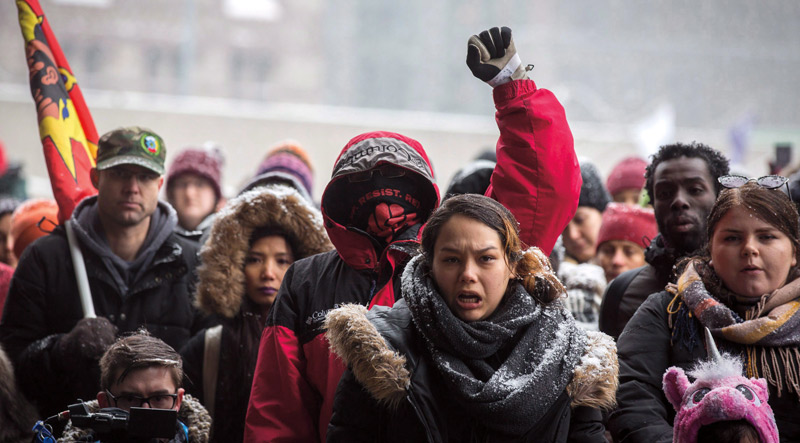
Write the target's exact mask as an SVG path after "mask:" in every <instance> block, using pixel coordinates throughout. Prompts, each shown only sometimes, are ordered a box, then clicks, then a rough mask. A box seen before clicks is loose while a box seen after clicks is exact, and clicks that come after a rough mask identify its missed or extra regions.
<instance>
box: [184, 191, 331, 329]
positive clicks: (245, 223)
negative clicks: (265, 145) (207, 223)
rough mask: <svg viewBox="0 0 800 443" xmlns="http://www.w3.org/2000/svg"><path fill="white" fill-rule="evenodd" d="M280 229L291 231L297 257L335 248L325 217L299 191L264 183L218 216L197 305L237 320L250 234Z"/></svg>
mask: <svg viewBox="0 0 800 443" xmlns="http://www.w3.org/2000/svg"><path fill="white" fill-rule="evenodd" d="M263 227H275V228H279V229H281V230H283V231H284V232H286V233H288V235H289V236H291V237H292V238H291V239H290V243H291V244H292V245H293V246H294V248H295V249H297V250H296V251H292V253H293V254H294V258H295V260H299V259H301V258H305V257H308V256H311V255H314V254H318V253H320V252H326V251H330V250H331V249H333V246H332V245H331V243H330V241H329V240H328V235H327V234H326V232H325V229H324V228H323V226H322V215H321V214H320V212H319V211H318V210H317V209H316V208H314V207H313V206H312V205H311V204H310V203H309V202H308V200H306V199H305V198H304V197H303V196H301V195H300V194H299V193H298V192H297V190H295V189H293V188H290V187H288V186H285V185H272V186H266V187H258V188H255V189H252V190H249V191H247V192H244V193H242V194H241V195H239V196H238V197H236V198H234V199H232V200H231V201H229V202H228V204H227V205H226V206H225V208H223V209H222V210H221V211H220V212H219V213H218V214H217V217H216V220H215V221H214V225H213V226H212V227H211V233H210V236H209V238H208V241H206V243H205V245H204V246H203V248H202V249H201V251H200V256H201V261H202V265H201V266H200V267H199V268H198V271H197V272H198V280H199V281H198V284H197V302H196V303H197V306H198V307H199V308H200V309H202V310H203V311H205V312H207V313H212V314H219V315H222V316H223V317H227V318H233V317H234V316H236V314H237V313H238V312H239V309H240V308H241V306H242V297H244V293H245V277H244V260H245V257H246V256H247V251H248V249H249V243H250V235H252V233H253V231H254V230H256V229H257V228H263Z"/></svg>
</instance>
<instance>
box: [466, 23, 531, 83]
mask: <svg viewBox="0 0 800 443" xmlns="http://www.w3.org/2000/svg"><path fill="white" fill-rule="evenodd" d="M467 66H468V67H469V69H470V70H471V71H472V75H474V76H475V77H478V78H479V79H481V80H483V81H485V82H486V83H489V85H491V86H492V87H495V86H498V85H502V84H503V83H508V82H509V81H511V80H519V79H522V78H527V74H526V72H525V68H524V67H523V66H522V61H521V60H520V58H519V55H517V49H516V48H515V47H514V40H513V39H512V38H511V29H510V28H507V27H505V26H503V27H502V28H492V29H489V30H488V31H483V32H481V33H480V34H479V35H473V36H472V37H470V38H469V41H468V42H467Z"/></svg>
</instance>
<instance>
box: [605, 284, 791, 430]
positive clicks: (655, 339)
mask: <svg viewBox="0 0 800 443" xmlns="http://www.w3.org/2000/svg"><path fill="white" fill-rule="evenodd" d="M672 298H673V295H672V294H670V293H668V292H666V291H662V292H659V293H657V294H653V295H651V296H650V297H649V298H648V299H647V301H645V302H644V303H643V304H642V306H641V307H640V308H639V310H638V311H637V312H636V314H635V315H634V316H633V318H631V321H630V322H628V325H627V326H626V327H625V330H624V331H623V333H622V335H620V337H619V340H618V341H617V353H618V355H619V390H618V391H617V404H618V407H617V410H616V411H614V412H613V413H612V414H611V417H610V419H609V429H610V430H611V433H612V435H613V436H614V438H615V439H616V441H618V442H625V443H627V442H640V443H660V442H664V443H666V442H671V441H672V422H673V421H674V419H675V410H674V408H673V407H672V405H671V404H670V403H669V401H667V398H666V397H665V396H664V391H663V390H662V380H663V376H664V372H666V371H667V368H669V367H670V366H678V367H680V368H683V369H684V370H685V371H688V370H689V369H691V368H692V366H694V364H695V362H698V361H700V360H703V359H705V358H706V356H707V353H706V348H705V345H704V344H703V343H702V340H701V339H700V337H699V336H698V337H697V338H696V341H695V342H694V343H685V342H684V341H681V340H676V343H675V344H674V345H673V344H672V343H671V335H672V331H671V329H670V326H669V319H668V316H669V314H668V313H667V307H668V305H669V303H670V301H672ZM692 321H696V320H695V319H692ZM698 324H699V323H698ZM698 328H699V326H698ZM717 346H718V347H719V350H720V351H723V352H730V353H738V352H740V349H737V348H736V347H734V346H733V345H732V344H730V343H725V342H722V341H721V340H719V339H718V340H717ZM769 387H770V393H769V395H770V397H769V404H770V406H771V407H772V410H773V412H774V413H775V421H776V422H777V424H778V430H779V432H780V437H781V441H782V442H783V441H786V442H797V441H800V422H798V420H797V417H798V416H800V401H798V396H797V394H794V393H786V392H784V393H783V395H782V396H780V397H779V396H778V393H777V391H776V390H775V388H774V386H772V385H771V384H770V386H769Z"/></svg>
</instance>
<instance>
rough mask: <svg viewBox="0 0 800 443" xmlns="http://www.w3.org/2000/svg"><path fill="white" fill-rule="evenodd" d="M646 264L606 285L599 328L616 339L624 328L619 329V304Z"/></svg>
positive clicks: (624, 273)
mask: <svg viewBox="0 0 800 443" xmlns="http://www.w3.org/2000/svg"><path fill="white" fill-rule="evenodd" d="M645 266H647V265H645ZM645 266H641V267H639V268H637V269H631V270H630V271H627V272H623V273H622V274H620V275H619V276H617V278H615V279H613V280H611V283H609V284H608V286H607V287H606V292H605V294H603V302H602V303H601V304H600V321H599V329H600V332H603V333H605V334H608V335H610V336H612V337H614V340H616V339H617V338H619V334H621V333H622V329H619V330H617V328H618V326H619V304H620V302H621V301H622V296H623V295H625V292H626V291H627V290H628V286H630V284H631V282H632V281H633V279H634V278H636V276H637V275H639V273H640V272H642V270H644V268H645Z"/></svg>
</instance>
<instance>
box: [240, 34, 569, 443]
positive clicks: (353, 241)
mask: <svg viewBox="0 0 800 443" xmlns="http://www.w3.org/2000/svg"><path fill="white" fill-rule="evenodd" d="M469 48H470V49H469V52H468V54H469V55H468V57H467V64H468V65H469V66H470V69H471V70H472V72H473V74H474V75H475V76H476V77H478V78H481V79H482V80H484V81H486V82H489V83H490V84H491V85H492V86H493V87H494V98H495V104H496V107H497V122H498V126H499V127H500V140H499V141H498V145H497V146H498V147H497V149H498V155H497V158H498V164H497V166H496V167H495V171H494V173H493V175H492V185H491V186H490V187H489V189H488V190H487V191H486V195H488V196H490V197H492V198H495V199H496V200H498V201H499V202H501V203H503V204H504V205H506V206H507V207H508V208H509V209H510V210H511V211H512V212H513V213H514V215H515V217H516V218H517V220H518V221H519V223H520V228H521V229H520V230H521V231H522V234H523V235H522V236H521V237H522V239H523V241H524V242H526V243H527V244H528V245H536V246H539V247H540V248H541V249H542V250H543V251H545V253H546V254H549V253H550V251H551V250H552V248H553V245H554V244H555V241H556V239H557V238H558V235H559V234H560V233H561V231H562V230H563V229H564V226H565V225H566V224H567V222H568V221H569V220H570V218H572V215H573V214H574V212H575V208H576V207H577V203H578V194H579V191H580V183H581V182H580V170H579V167H578V162H577V158H576V156H575V150H574V147H573V140H572V133H571V132H570V130H569V126H568V125H567V121H566V116H565V114H564V109H563V108H562V107H561V105H560V104H559V103H558V101H557V100H556V98H555V96H553V94H552V93H550V92H549V91H547V90H544V89H537V88H536V85H535V84H534V83H533V81H531V80H528V79H527V75H526V74H525V71H524V69H517V68H518V67H520V66H521V64H520V63H521V62H519V57H518V56H517V55H516V50H515V49H514V45H513V42H512V41H511V30H510V29H508V28H503V29H502V30H501V29H500V28H493V29H492V30H491V32H490V31H485V32H484V33H482V34H481V36H480V37H478V36H473V39H470V42H469ZM515 62H516V65H515V66H514V63H515ZM507 66H508V67H510V66H513V69H511V68H508V69H505V68H506V67H507ZM531 128H536V129H535V131H536V136H535V137H534V133H533V132H532V130H531ZM438 204H439V190H438V187H437V186H436V183H435V181H434V176H433V170H432V168H431V165H430V161H429V160H428V156H427V154H426V153H425V150H424V149H423V148H422V146H421V145H420V143H419V142H417V141H416V140H413V139H411V138H408V137H406V136H403V135H400V134H396V133H391V132H369V133H366V134H361V135H359V136H356V137H355V138H353V139H352V140H350V142H348V143H347V145H346V146H345V147H344V149H343V150H342V152H341V153H340V154H339V158H338V159H337V160H336V162H335V165H334V168H333V175H332V177H331V180H330V182H329V183H328V186H327V187H326V189H325V192H324V194H323V196H322V204H321V209H322V214H323V219H324V223H325V229H326V230H327V232H328V236H329V237H330V239H331V242H332V243H333V244H334V246H336V248H337V250H336V251H331V252H327V253H322V254H318V255H314V256H312V257H308V258H305V259H303V260H298V261H296V262H295V263H294V264H293V265H292V267H291V268H289V270H288V271H287V272H286V274H285V275H284V278H283V284H282V286H281V289H280V291H279V294H278V297H277V299H276V301H275V303H274V304H273V306H272V310H271V311H270V316H269V318H268V320H267V325H266V329H265V331H264V334H263V336H262V339H261V345H260V349H259V355H258V363H257V365H256V372H255V376H254V381H253V389H252V391H251V395H250V404H249V407H248V412H247V420H246V425H245V436H244V440H245V441H248V442H255V441H296V442H313V441H325V438H326V432H327V426H328V422H329V421H330V417H331V413H332V408H333V398H334V394H335V391H336V386H337V384H338V382H339V379H340V378H341V376H342V374H343V373H344V370H345V366H344V364H343V363H342V361H341V359H339V358H338V357H336V355H335V354H332V353H330V351H329V349H328V342H327V340H326V338H325V334H324V333H325V329H324V328H323V327H322V322H323V320H324V319H325V316H326V314H327V313H328V311H329V310H331V309H334V308H336V307H339V306H341V305H342V304H346V303H357V304H360V305H363V306H366V307H368V308H372V307H373V306H376V305H380V306H392V305H393V304H394V302H395V300H396V299H397V297H399V294H400V276H401V275H402V272H403V269H404V267H405V265H406V263H408V261H409V260H410V259H411V258H412V257H413V256H414V255H415V254H417V250H418V245H419V236H420V232H421V229H422V228H423V226H424V224H425V221H426V220H427V219H428V217H429V215H430V214H431V212H432V211H433V210H434V209H436V207H437V206H438Z"/></svg>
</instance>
